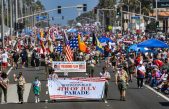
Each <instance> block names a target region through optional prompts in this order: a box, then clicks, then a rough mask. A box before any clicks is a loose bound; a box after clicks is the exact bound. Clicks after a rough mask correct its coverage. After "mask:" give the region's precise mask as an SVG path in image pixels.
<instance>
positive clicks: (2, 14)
mask: <svg viewBox="0 0 169 109" xmlns="http://www.w3.org/2000/svg"><path fill="white" fill-rule="evenodd" d="M1 39H2V47H3V48H4V47H5V44H4V0H1Z"/></svg>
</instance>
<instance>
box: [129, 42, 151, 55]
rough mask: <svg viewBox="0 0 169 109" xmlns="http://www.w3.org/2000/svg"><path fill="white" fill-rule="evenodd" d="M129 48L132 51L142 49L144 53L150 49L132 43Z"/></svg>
mask: <svg viewBox="0 0 169 109" xmlns="http://www.w3.org/2000/svg"><path fill="white" fill-rule="evenodd" d="M128 50H129V52H130V51H131V50H133V51H136V52H139V51H140V52H142V53H145V52H148V49H147V48H145V47H138V46H137V44H133V45H131V46H130V47H129V49H128Z"/></svg>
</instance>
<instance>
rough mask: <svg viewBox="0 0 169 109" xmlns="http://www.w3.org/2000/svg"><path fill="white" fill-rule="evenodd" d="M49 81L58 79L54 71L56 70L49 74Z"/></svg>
mask: <svg viewBox="0 0 169 109" xmlns="http://www.w3.org/2000/svg"><path fill="white" fill-rule="evenodd" d="M49 79H51V80H55V79H58V75H57V74H56V72H55V71H54V69H52V70H51V72H50V74H49Z"/></svg>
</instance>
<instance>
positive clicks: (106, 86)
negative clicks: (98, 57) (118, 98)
mask: <svg viewBox="0 0 169 109" xmlns="http://www.w3.org/2000/svg"><path fill="white" fill-rule="evenodd" d="M100 76H101V77H104V78H105V79H106V83H105V95H104V101H105V103H107V96H108V87H109V82H108V81H109V80H110V79H111V75H110V73H109V72H108V71H107V68H106V67H103V68H102V72H100Z"/></svg>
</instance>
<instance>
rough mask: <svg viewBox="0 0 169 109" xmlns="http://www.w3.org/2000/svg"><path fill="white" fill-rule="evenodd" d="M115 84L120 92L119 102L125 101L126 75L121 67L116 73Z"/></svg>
mask: <svg viewBox="0 0 169 109" xmlns="http://www.w3.org/2000/svg"><path fill="white" fill-rule="evenodd" d="M115 83H116V85H118V89H119V91H120V100H123V101H125V100H126V89H127V85H128V75H127V72H126V71H125V70H124V69H123V67H122V66H119V69H118V71H117V72H116V74H115Z"/></svg>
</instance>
